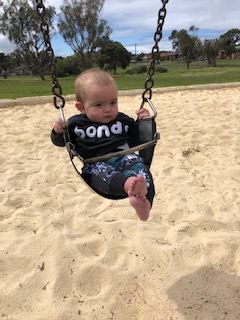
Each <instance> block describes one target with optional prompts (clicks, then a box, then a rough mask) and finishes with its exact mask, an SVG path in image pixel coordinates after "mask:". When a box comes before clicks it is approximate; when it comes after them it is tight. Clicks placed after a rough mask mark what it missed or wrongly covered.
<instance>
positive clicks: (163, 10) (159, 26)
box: [141, 0, 169, 108]
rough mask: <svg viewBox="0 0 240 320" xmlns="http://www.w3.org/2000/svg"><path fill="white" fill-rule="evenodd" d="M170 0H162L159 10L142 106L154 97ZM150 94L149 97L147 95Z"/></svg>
mask: <svg viewBox="0 0 240 320" xmlns="http://www.w3.org/2000/svg"><path fill="white" fill-rule="evenodd" d="M168 1H169V0H162V8H161V9H160V10H159V12H158V22H157V29H156V32H155V34H154V41H155V44H154V46H153V47H152V60H151V63H150V67H149V69H148V75H149V77H148V78H147V80H146V81H145V91H144V92H143V94H142V105H141V108H142V107H143V105H144V103H145V102H149V100H151V98H152V88H153V85H154V80H153V75H154V73H155V65H156V60H157V58H158V56H159V46H158V44H159V41H160V40H161V39H162V29H163V25H164V21H165V18H166V14H167V9H166V4H167V3H168ZM147 94H148V97H147Z"/></svg>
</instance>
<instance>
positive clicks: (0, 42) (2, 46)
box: [0, 34, 15, 54]
mask: <svg viewBox="0 0 240 320" xmlns="http://www.w3.org/2000/svg"><path fill="white" fill-rule="evenodd" d="M14 50H15V46H14V45H13V44H12V43H11V42H9V41H8V39H7V37H5V36H4V35H2V34H0V52H2V53H5V54H9V53H11V52H13V51H14Z"/></svg>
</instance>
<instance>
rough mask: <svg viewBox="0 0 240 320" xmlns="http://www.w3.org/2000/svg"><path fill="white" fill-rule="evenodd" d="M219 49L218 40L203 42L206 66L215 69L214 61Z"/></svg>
mask: <svg viewBox="0 0 240 320" xmlns="http://www.w3.org/2000/svg"><path fill="white" fill-rule="evenodd" d="M220 48H221V44H220V41H219V40H218V39H211V40H209V39H205V40H204V42H203V50H204V53H205V55H206V57H207V60H208V65H209V66H210V67H216V66H217V63H216V59H217V56H218V52H219V50H220Z"/></svg>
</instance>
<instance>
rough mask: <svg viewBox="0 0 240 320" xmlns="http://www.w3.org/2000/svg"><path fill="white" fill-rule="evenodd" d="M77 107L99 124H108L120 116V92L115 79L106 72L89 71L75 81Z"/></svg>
mask: <svg viewBox="0 0 240 320" xmlns="http://www.w3.org/2000/svg"><path fill="white" fill-rule="evenodd" d="M75 94H76V100H77V103H76V107H77V109H78V110H80V111H81V112H82V113H85V114H86V115H87V117H88V118H89V119H90V120H92V121H94V122H99V123H105V124H106V123H108V122H110V121H111V120H114V119H115V118H116V117H117V114H118V90H117V85H116V82H115V81H114V79H113V78H112V77H111V75H110V74H108V73H107V72H105V71H102V70H97V69H89V70H86V71H84V72H82V73H81V74H80V75H79V76H78V77H77V79H76V81H75Z"/></svg>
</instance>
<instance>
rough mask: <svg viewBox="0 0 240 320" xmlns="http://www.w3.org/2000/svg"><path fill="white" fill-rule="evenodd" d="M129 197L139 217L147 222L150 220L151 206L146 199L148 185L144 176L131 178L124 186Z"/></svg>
mask: <svg viewBox="0 0 240 320" xmlns="http://www.w3.org/2000/svg"><path fill="white" fill-rule="evenodd" d="M124 189H125V191H126V192H127V194H128V196H129V202H130V204H131V206H132V207H133V208H134V209H135V210H136V213H137V215H138V217H139V218H140V219H141V220H143V221H146V220H147V219H148V218H149V212H150V209H151V204H150V202H149V201H148V200H147V198H146V194H147V191H148V190H147V184H146V180H145V179H144V178H143V176H137V177H129V178H128V179H127V180H126V182H125V185H124Z"/></svg>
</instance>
